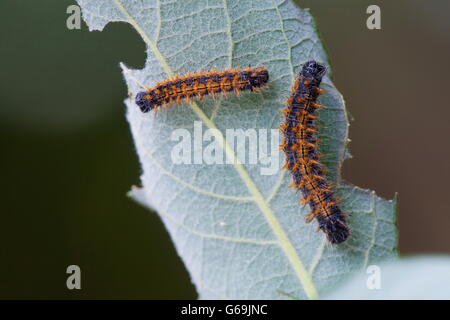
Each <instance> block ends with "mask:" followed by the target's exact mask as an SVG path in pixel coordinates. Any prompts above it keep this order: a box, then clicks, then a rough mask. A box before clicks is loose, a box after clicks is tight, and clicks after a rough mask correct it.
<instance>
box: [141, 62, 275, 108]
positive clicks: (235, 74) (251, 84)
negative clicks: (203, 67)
mask: <svg viewBox="0 0 450 320" xmlns="http://www.w3.org/2000/svg"><path fill="white" fill-rule="evenodd" d="M268 81H269V72H268V70H267V68H265V67H259V68H251V67H249V68H246V69H244V70H241V69H240V68H235V69H226V70H222V71H219V70H210V71H200V72H197V73H187V74H186V75H184V76H182V77H180V76H178V75H176V76H175V77H173V78H171V79H166V80H164V81H161V82H158V83H157V84H156V86H155V87H153V88H147V90H146V91H142V92H138V93H137V94H136V98H135V102H136V104H137V105H138V106H139V107H140V109H141V111H142V112H149V111H151V110H153V109H155V110H157V109H160V108H163V107H168V106H170V105H171V104H174V103H177V104H179V103H180V102H183V101H191V99H197V100H201V99H203V98H204V97H205V96H206V95H210V96H211V97H213V98H215V97H216V96H217V95H218V94H222V95H224V96H226V95H227V94H228V93H230V92H234V93H235V94H236V95H237V96H240V94H241V93H242V91H254V92H258V91H260V90H262V89H263V88H265V87H266V86H267V83H268Z"/></svg>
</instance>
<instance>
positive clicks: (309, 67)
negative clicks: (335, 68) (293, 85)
mask: <svg viewBox="0 0 450 320" xmlns="http://www.w3.org/2000/svg"><path fill="white" fill-rule="evenodd" d="M326 72H327V67H325V66H324V65H321V64H319V63H317V62H316V61H314V60H311V61H308V62H306V63H305V64H304V65H303V68H302V74H303V76H304V77H305V78H311V79H315V80H317V81H319V82H320V81H321V80H322V77H323V76H324V74H325V73H326Z"/></svg>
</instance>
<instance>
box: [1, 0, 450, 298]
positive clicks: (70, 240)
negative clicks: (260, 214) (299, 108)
mask: <svg viewBox="0 0 450 320" xmlns="http://www.w3.org/2000/svg"><path fill="white" fill-rule="evenodd" d="M298 3H299V4H300V6H301V7H304V8H306V7H309V8H311V11H312V13H313V15H314V16H315V17H316V22H317V24H318V26H319V30H320V33H321V36H322V39H323V41H324V44H325V45H326V46H327V48H328V51H329V54H330V59H331V62H332V66H333V72H334V80H335V84H336V86H337V87H338V88H339V89H340V91H341V92H342V94H343V95H344V98H345V100H346V102H347V107H348V109H349V111H350V113H351V115H352V116H353V117H354V118H355V119H356V121H355V122H352V125H351V127H350V137H351V139H352V143H351V145H350V148H351V152H352V154H353V155H354V159H352V160H348V161H347V162H346V163H345V166H344V178H345V179H346V180H348V181H351V182H352V183H354V184H356V185H358V186H360V187H364V188H370V189H373V190H376V191H377V194H379V195H381V196H384V197H387V198H392V197H393V195H394V193H395V192H399V194H400V215H399V226H400V252H401V253H402V254H404V255H406V254H413V253H450V232H449V231H450V214H449V212H450V210H449V209H450V204H449V201H448V196H447V189H448V185H449V182H448V181H450V166H449V160H448V159H449V158H450V148H449V133H450V123H449V119H450V108H449V103H448V100H447V98H448V94H447V93H448V90H449V89H448V87H449V85H450V80H449V78H448V71H450V61H449V56H450V37H449V36H450V19H448V14H449V12H450V2H449V1H447V0H433V1H425V0H397V1H390V2H388V1H364V0H341V1H339V2H338V1H335V0H303V1H301V0H299V1H298ZM71 4H74V1H69V0H53V1H50V0H41V1H39V2H37V1H32V0H20V1H17V0H2V1H1V2H0V21H1V24H0V26H1V27H0V66H1V77H0V131H1V135H0V139H1V142H2V150H3V151H2V156H1V160H0V162H1V168H2V179H1V181H2V183H1V200H2V201H1V204H0V205H1V213H2V215H1V217H2V221H1V223H0V240H1V245H0V261H1V264H0V298H25V299H26V298H104V299H108V298H117V299H128V298H150V299H153V298H159V299H170V298H178V299H183V298H196V294H195V290H194V288H193V286H192V285H191V282H190V280H189V276H188V274H187V272H186V270H185V268H184V266H183V264H182V262H181V261H180V259H179V258H178V256H177V254H176V252H175V250H174V247H173V245H172V243H171V241H170V238H169V236H168V234H167V232H166V231H165V229H164V227H163V225H162V224H161V222H160V220H159V218H158V217H157V216H156V214H154V213H152V212H149V211H148V210H145V209H143V208H141V207H140V206H138V205H137V204H135V203H133V202H132V201H131V200H130V199H128V198H127V197H126V196H125V194H126V192H127V191H128V190H129V189H130V186H131V185H133V184H138V183H139V175H140V169H139V163H138V159H137V156H136V154H135V150H134V146H133V141H132V139H131V135H130V132H129V128H128V124H127V122H126V120H125V116H124V113H125V107H124V104H123V102H122V101H123V99H125V98H126V96H127V88H126V86H125V84H124V82H123V80H122V75H121V71H120V69H119V65H118V64H119V62H120V61H123V62H125V63H126V64H127V65H128V66H131V67H134V68H142V67H143V64H144V61H145V53H144V51H145V47H144V43H143V42H142V41H141V39H140V38H139V36H138V34H137V33H136V32H135V31H134V30H133V29H132V28H131V27H130V26H129V25H127V24H124V23H114V24H110V25H108V26H107V27H106V28H105V30H104V31H103V32H89V31H88V29H87V27H86V25H85V24H84V22H83V23H82V28H81V30H68V29H67V28H66V19H67V17H68V15H67V14H66V8H67V7H68V6H69V5H71ZM370 4H378V5H380V7H381V9H382V30H374V31H371V30H368V29H367V28H366V24H365V21H366V18H367V15H366V13H365V12H366V8H367V6H368V5H370ZM71 264H76V265H79V266H80V267H81V269H82V290H73V291H69V290H67V288H66V285H65V282H66V277H67V275H66V273H65V270H66V267H67V266H68V265H71Z"/></svg>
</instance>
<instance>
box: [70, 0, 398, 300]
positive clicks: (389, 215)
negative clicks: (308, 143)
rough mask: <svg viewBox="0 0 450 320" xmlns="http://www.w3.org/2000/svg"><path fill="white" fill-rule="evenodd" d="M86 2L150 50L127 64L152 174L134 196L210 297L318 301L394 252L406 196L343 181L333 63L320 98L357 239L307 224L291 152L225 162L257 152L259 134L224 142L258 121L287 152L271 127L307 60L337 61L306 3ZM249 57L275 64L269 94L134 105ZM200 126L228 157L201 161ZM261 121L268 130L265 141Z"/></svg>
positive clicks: (330, 158)
mask: <svg viewBox="0 0 450 320" xmlns="http://www.w3.org/2000/svg"><path fill="white" fill-rule="evenodd" d="M77 1H78V3H79V4H80V6H81V7H82V10H83V17H84V20H85V21H86V23H87V24H88V26H89V28H90V30H102V29H103V28H104V26H105V25H106V24H107V23H109V22H114V21H123V22H127V23H129V24H131V25H132V26H133V27H134V28H135V29H136V31H137V32H138V33H139V34H140V35H141V37H142V39H143V41H144V42H145V44H146V45H147V48H148V49H147V61H146V64H145V67H144V69H142V70H132V69H129V68H127V67H126V66H125V65H124V64H122V65H121V66H122V69H123V74H124V77H125V80H126V82H127V85H128V88H129V93H130V97H129V98H128V99H126V100H125V104H126V106H127V118H128V121H129V123H130V127H131V130H132V134H133V138H134V142H135V145H136V149H137V152H138V155H139V159H140V162H141V165H142V170H143V174H142V176H141V181H142V185H143V189H141V190H138V189H134V190H133V191H132V192H131V193H132V194H134V197H135V198H137V200H138V201H139V202H140V203H146V204H147V205H148V206H149V207H150V208H153V209H154V210H156V211H157V212H158V214H159V215H160V217H161V219H162V220H163V221H164V223H165V225H166V227H167V229H168V231H169V233H170V235H171V237H172V240H173V242H174V243H175V246H176V249H177V251H178V254H179V255H180V256H181V258H182V259H183V261H184V263H185V265H186V267H187V268H188V270H189V272H190V275H191V278H192V281H193V282H194V284H195V286H196V287H197V291H198V293H199V296H200V298H204V299H208V298H213V299H283V298H289V297H296V298H300V299H304V298H317V297H319V296H320V295H321V294H322V293H326V292H328V290H330V288H332V287H334V286H335V285H336V284H337V283H338V282H339V281H340V280H341V279H343V278H344V277H345V276H347V275H348V274H350V273H351V272H353V271H355V270H360V269H361V268H364V267H365V266H367V265H368V264H371V263H373V262H375V261H379V260H383V259H390V258H392V257H395V256H396V251H395V250H396V245H397V232H396V227H395V211H396V203H395V201H385V200H383V199H381V198H379V197H377V196H376V195H375V193H374V192H371V191H367V190H362V189H360V188H357V187H354V186H351V185H347V184H344V183H342V182H341V179H340V175H339V172H340V167H341V165H342V162H343V161H344V158H345V157H346V154H347V152H346V144H347V141H348V139H347V135H348V120H347V116H346V112H345V106H344V101H343V99H342V96H341V94H340V93H339V92H338V91H337V90H336V88H335V87H334V85H333V83H332V81H331V80H330V69H329V72H328V74H327V76H326V78H325V79H324V82H323V85H322V87H323V88H324V89H326V90H327V93H326V94H325V95H323V96H321V99H320V101H319V102H320V103H321V104H324V105H326V106H327V107H328V108H327V109H324V110H320V113H319V115H320V117H321V119H320V121H319V122H320V123H319V125H321V126H323V130H322V132H321V136H320V137H321V138H322V139H323V141H322V143H321V145H320V148H321V151H322V153H324V154H325V155H326V158H325V159H324V163H325V165H326V166H327V167H328V168H329V169H330V178H331V179H332V180H333V181H334V182H335V183H336V184H337V185H338V194H339V195H340V196H341V198H342V199H343V200H344V203H343V204H342V208H343V209H344V210H345V211H346V212H347V213H349V214H351V218H350V226H351V228H352V231H353V236H352V238H351V239H349V240H348V241H346V242H345V243H343V244H341V245H338V246H331V245H329V244H328V243H327V242H326V239H325V237H324V235H323V234H322V233H320V232H316V228H317V225H316V222H313V223H310V224H306V223H305V221H304V220H305V215H306V214H307V213H308V211H309V208H308V207H306V208H303V207H301V206H300V205H299V203H298V200H299V194H296V193H295V191H293V190H292V189H289V185H290V182H291V177H290V175H289V173H288V172H286V171H284V170H281V169H279V168H281V167H282V165H283V163H284V155H283V154H282V153H281V152H278V151H276V152H273V153H272V154H270V151H269V156H270V155H272V156H275V158H276V156H278V160H277V161H276V170H274V171H273V172H272V173H273V174H267V172H266V173H265V174H263V171H264V170H263V168H268V167H269V166H270V165H269V164H268V163H267V162H264V161H265V160H267V159H268V158H267V157H264V156H262V157H259V160H260V161H259V162H258V163H256V164H252V163H249V161H248V160H247V161H242V162H243V163H242V164H227V163H226V161H227V160H228V161H231V160H233V161H231V162H234V160H235V159H236V157H237V155H238V154H239V152H240V151H246V154H247V155H249V153H248V151H249V150H248V148H249V144H248V143H247V144H245V146H244V147H243V146H241V147H237V148H233V147H232V144H231V141H228V140H227V141H224V139H223V138H224V136H225V135H226V130H227V129H242V130H244V131H245V130H248V129H250V130H256V132H257V133H258V137H259V138H260V139H262V140H264V141H267V143H268V145H269V148H271V147H275V149H276V148H277V146H278V144H279V141H278V139H276V141H272V142H271V136H270V135H271V131H270V130H271V129H277V128H278V127H279V124H280V123H281V122H282V116H281V114H280V113H279V111H280V110H281V109H282V108H283V106H284V104H285V100H286V97H287V96H288V95H289V93H290V88H291V86H292V84H293V79H294V76H295V74H296V72H297V71H298V70H299V67H300V66H301V65H302V64H303V63H304V62H306V61H308V60H310V59H314V60H317V61H319V62H322V63H325V64H326V65H329V64H328V60H327V57H326V54H325V51H324V49H323V46H322V44H321V43H320V40H319V38H318V35H317V33H316V30H315V25H314V21H313V19H312V17H311V15H310V14H309V12H308V11H307V10H301V9H299V8H297V7H296V6H295V5H294V4H293V3H292V2H291V1H286V0H285V1H281V0H251V1H250V0H249V1H238V0H195V1H194V0H180V1H173V0H172V1H153V0H146V1H144V0H142V1H137V0H134V1H132V0H77ZM248 65H251V66H266V67H268V69H269V71H270V83H269V88H268V89H266V90H264V91H263V92H261V93H258V94H254V93H243V94H242V95H241V96H240V97H236V96H232V95H230V96H229V97H228V98H226V99H224V98H219V99H216V100H213V99H210V98H207V99H205V100H203V101H201V102H195V103H191V104H181V105H180V106H172V107H171V108H170V109H169V110H163V111H160V112H158V114H157V115H156V116H154V115H153V114H152V113H150V114H142V113H141V112H140V111H139V109H138V108H137V106H136V105H135V104H134V99H133V97H134V96H135V94H136V93H137V92H138V91H141V90H142V89H143V88H145V87H151V86H153V85H155V84H156V82H157V81H162V80H164V79H166V78H168V77H172V76H174V75H175V74H176V73H178V74H185V73H188V72H196V71H200V70H209V69H213V68H217V69H223V68H229V67H246V66H248ZM199 128H201V129H202V132H203V134H205V133H210V137H209V138H210V140H209V141H205V142H203V147H204V148H205V147H206V146H207V145H208V144H210V143H211V142H213V141H215V143H217V144H218V146H219V147H220V149H221V150H223V152H224V163H225V164H215V165H208V164H206V163H204V162H201V163H199V164H195V163H194V160H195V159H194V155H193V154H194V153H195V151H196V150H199V146H198V145H197V142H199V141H200V144H201V141H202V140H201V139H202V135H201V134H200V135H199V134H198V133H199V131H200V129H199ZM180 129H185V131H183V130H182V131H180ZM260 129H265V130H268V132H266V135H265V136H264V131H259V130H260ZM208 130H209V131H208ZM174 132H175V133H180V132H182V133H185V134H189V135H190V137H191V140H190V141H192V146H191V147H192V153H193V154H192V157H191V158H192V162H193V163H192V164H175V163H174V162H173V157H172V152H173V150H174V147H175V146H176V145H178V144H179V143H180V142H179V140H178V139H179V138H177V137H175V138H174V137H173V136H172V135H173V134H174ZM196 139H197V140H196ZM236 145H238V144H236ZM259 146H260V148H261V144H259ZM239 148H241V149H239ZM261 149H263V148H261ZM258 152H261V151H258Z"/></svg>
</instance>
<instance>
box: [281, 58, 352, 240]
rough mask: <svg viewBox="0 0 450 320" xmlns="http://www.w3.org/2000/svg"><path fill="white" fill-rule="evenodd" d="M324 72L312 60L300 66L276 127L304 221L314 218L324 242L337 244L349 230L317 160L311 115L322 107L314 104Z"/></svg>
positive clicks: (313, 124)
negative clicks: (307, 208)
mask: <svg viewBox="0 0 450 320" xmlns="http://www.w3.org/2000/svg"><path fill="white" fill-rule="evenodd" d="M325 72H326V68H325V67H324V66H322V65H320V64H319V63H317V62H315V61H309V62H307V63H306V64H305V65H303V67H302V70H301V71H300V73H299V75H298V77H297V78H296V80H295V83H294V86H293V87H292V94H291V96H290V97H289V98H288V99H287V102H286V104H287V106H286V108H285V109H284V110H283V111H282V114H283V115H284V116H285V121H284V123H283V124H282V125H281V126H280V131H281V132H283V134H284V138H283V143H282V145H281V146H280V148H281V149H282V150H284V152H285V154H286V159H289V160H287V161H286V164H285V166H284V168H286V169H288V170H289V171H291V173H292V177H293V182H292V186H293V188H296V189H297V190H301V193H302V198H301V199H300V202H301V204H302V205H309V206H310V207H311V212H310V213H309V214H308V215H307V218H306V221H307V222H310V221H312V220H314V219H316V220H317V222H318V224H319V230H321V231H323V232H324V233H325V234H326V236H327V239H328V241H329V242H330V243H332V244H337V243H341V242H343V241H345V240H346V239H347V238H348V237H349V236H350V228H349V227H348V225H347V223H346V218H347V215H346V214H345V213H343V212H342V211H341V209H340V208H339V207H338V204H339V203H340V200H339V199H338V198H337V197H336V196H335V193H334V186H333V184H332V183H331V182H329V181H328V178H327V177H326V175H325V174H326V172H328V170H327V168H325V166H324V165H323V164H322V163H321V162H320V161H319V160H320V159H322V158H323V155H322V154H320V153H319V152H318V144H319V143H320V142H321V139H319V138H317V135H318V134H320V132H319V129H320V128H319V127H318V126H317V125H316V123H315V121H316V120H319V117H318V116H317V115H315V114H313V113H314V112H315V110H319V109H324V108H326V106H323V105H321V104H318V103H317V97H318V96H319V95H320V94H323V93H324V92H325V90H323V89H322V88H320V87H319V86H320V83H321V81H322V77H323V76H324V74H325Z"/></svg>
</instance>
